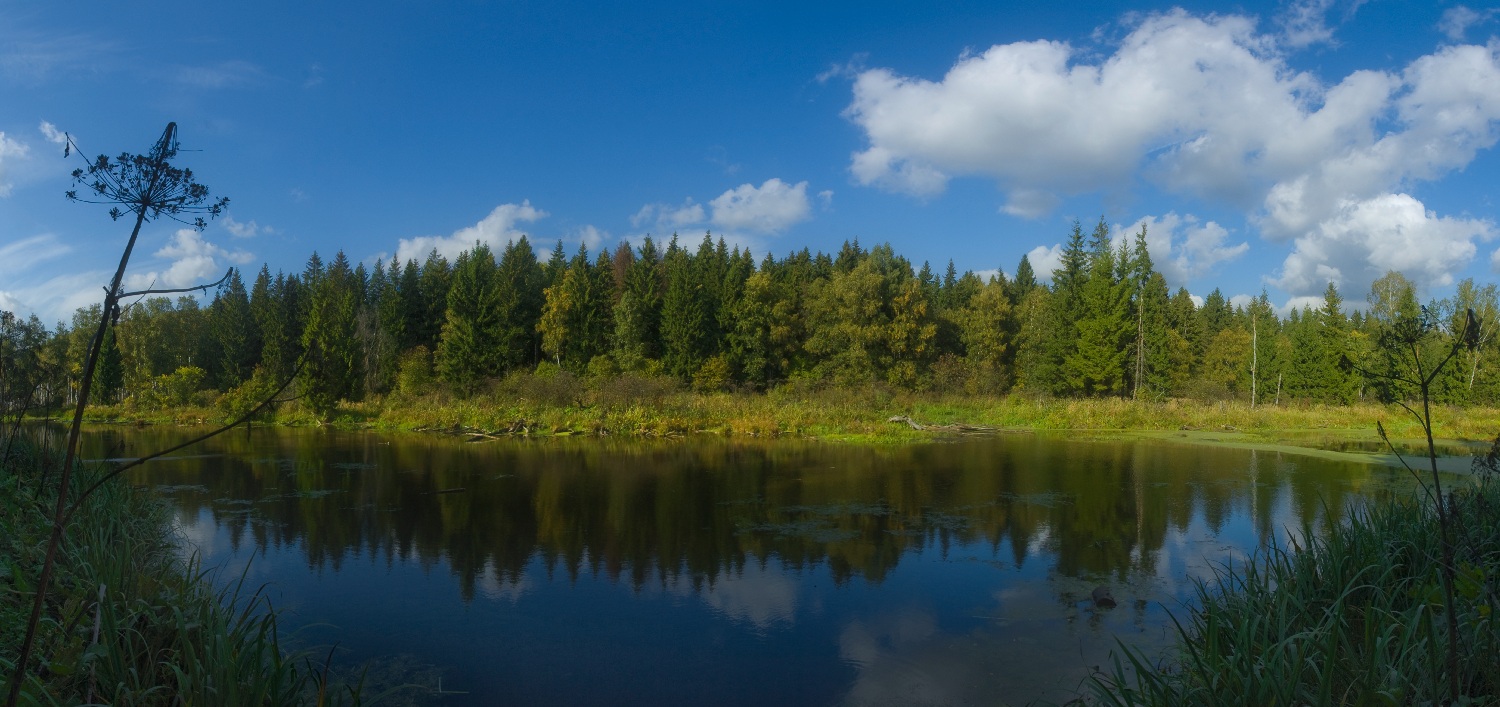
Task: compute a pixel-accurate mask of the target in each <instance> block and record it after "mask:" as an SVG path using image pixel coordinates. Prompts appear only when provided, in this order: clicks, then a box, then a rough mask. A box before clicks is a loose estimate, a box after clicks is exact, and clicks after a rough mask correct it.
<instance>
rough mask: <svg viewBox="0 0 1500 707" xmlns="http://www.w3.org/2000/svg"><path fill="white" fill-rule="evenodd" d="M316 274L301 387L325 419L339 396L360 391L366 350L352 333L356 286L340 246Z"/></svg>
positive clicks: (346, 397) (304, 342)
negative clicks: (331, 258)
mask: <svg viewBox="0 0 1500 707" xmlns="http://www.w3.org/2000/svg"><path fill="white" fill-rule="evenodd" d="M314 279H315V281H316V282H317V287H315V288H312V289H311V291H310V292H309V295H310V296H309V297H308V298H307V300H308V307H307V324H306V327H305V329H304V330H303V332H302V347H303V350H304V355H303V356H304V357H303V361H304V363H303V367H302V375H301V389H302V392H303V394H304V395H305V396H306V400H307V403H308V405H309V406H310V407H312V409H313V411H314V413H316V414H317V415H318V416H320V417H324V418H326V417H328V416H329V415H330V414H331V413H332V412H333V410H334V408H335V407H336V406H337V404H338V402H339V401H340V400H349V399H353V398H355V397H357V396H358V394H359V392H360V391H361V387H360V385H359V384H360V381H361V379H362V377H363V372H362V371H361V370H360V367H361V365H362V363H363V359H364V354H363V352H362V351H360V350H359V345H358V343H359V341H358V338H357V336H356V325H357V318H356V316H357V314H358V310H359V291H358V286H357V283H356V282H355V280H354V271H353V270H351V269H350V268H349V261H348V259H347V258H346V257H345V256H344V253H343V251H339V253H338V255H337V256H336V257H335V258H334V261H333V263H332V264H331V265H330V266H329V267H328V268H327V271H326V272H325V273H319V274H318V276H316V277H315V278H314Z"/></svg>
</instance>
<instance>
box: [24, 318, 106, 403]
mask: <svg viewBox="0 0 1500 707" xmlns="http://www.w3.org/2000/svg"><path fill="white" fill-rule="evenodd" d="M5 314H10V312H6V313H5ZM124 384H125V366H124V364H123V363H122V362H121V360H120V345H119V342H117V341H115V328H114V327H109V328H108V329H105V330H104V342H103V343H102V344H101V345H100V347H99V363H98V364H97V368H96V370H95V372H94V381H93V389H92V390H91V391H90V395H92V396H93V398H94V399H95V400H98V401H99V402H101V403H105V404H110V403H116V402H119V399H120V389H121V388H122V387H124Z"/></svg>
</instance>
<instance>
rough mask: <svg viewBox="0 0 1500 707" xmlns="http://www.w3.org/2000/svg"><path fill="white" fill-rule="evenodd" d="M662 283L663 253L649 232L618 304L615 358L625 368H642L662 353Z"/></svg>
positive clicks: (632, 369) (616, 311) (632, 264)
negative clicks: (658, 249)
mask: <svg viewBox="0 0 1500 707" xmlns="http://www.w3.org/2000/svg"><path fill="white" fill-rule="evenodd" d="M661 283H662V268H661V255H660V254H659V253H658V252H657V250H656V244H655V243H654V242H652V240H651V237H650V236H646V238H645V241H644V242H642V243H641V246H640V254H639V256H638V257H636V258H634V259H632V261H631V263H630V268H629V269H628V270H627V271H626V273H625V290H624V292H623V293H622V294H621V296H620V302H619V303H618V304H617V305H616V306H615V313H614V316H615V322H614V327H615V328H614V352H615V360H616V362H618V363H619V365H620V367H621V368H622V369H624V370H627V371H635V370H641V369H643V368H644V367H645V365H646V362H647V361H650V360H654V359H657V358H659V357H660V356H661V335H660V329H661V302H662V287H661Z"/></svg>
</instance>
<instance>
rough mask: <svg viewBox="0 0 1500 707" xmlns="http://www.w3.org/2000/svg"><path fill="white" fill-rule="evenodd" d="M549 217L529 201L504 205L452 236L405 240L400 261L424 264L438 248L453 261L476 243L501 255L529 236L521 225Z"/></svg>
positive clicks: (399, 252)
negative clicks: (520, 239) (510, 245)
mask: <svg viewBox="0 0 1500 707" xmlns="http://www.w3.org/2000/svg"><path fill="white" fill-rule="evenodd" d="M546 217H547V212H545V211H542V210H541V209H538V208H536V207H533V206H532V205H531V202H530V201H529V200H528V201H522V202H521V203H520V204H501V205H499V206H496V207H495V209H494V210H493V211H491V212H490V215H488V216H485V217H484V218H483V219H481V220H480V221H479V223H476V224H474V225H473V226H469V227H467V228H461V229H459V230H457V231H454V232H453V235H451V236H418V237H416V238H402V239H401V242H400V243H399V244H398V245H397V246H396V259H397V260H398V261H399V262H403V263H404V262H406V261H408V260H415V261H417V262H419V263H420V262H422V261H423V260H425V259H426V258H427V253H428V252H429V251H431V250H432V249H434V248H436V249H437V252H438V254H439V255H441V256H443V257H444V258H447V259H448V261H449V262H453V261H454V260H456V259H457V258H458V255H459V253H462V252H464V251H466V250H469V249H470V248H473V247H474V243H475V242H476V241H477V242H479V243H483V244H485V245H487V246H489V247H490V249H491V250H494V251H497V252H498V251H499V250H500V249H501V248H503V247H504V246H505V244H506V242H508V241H514V240H517V239H519V238H520V237H521V236H523V235H525V234H524V233H522V232H521V231H520V230H517V228H516V225H517V224H519V223H531V222H534V221H537V220H540V219H543V218H546Z"/></svg>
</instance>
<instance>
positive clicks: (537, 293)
mask: <svg viewBox="0 0 1500 707" xmlns="http://www.w3.org/2000/svg"><path fill="white" fill-rule="evenodd" d="M545 281H546V273H545V272H544V271H543V270H542V265H541V263H538V262H537V259H536V252H535V251H533V250H532V249H531V243H530V242H529V241H527V240H526V236H521V237H520V238H519V239H517V240H516V241H515V242H512V243H508V244H506V246H505V252H503V253H501V255H500V265H499V270H498V272H496V274H495V289H496V306H497V308H498V309H499V311H500V317H501V324H500V331H499V334H498V341H497V342H496V346H498V347H499V365H500V371H507V370H513V369H517V368H522V367H529V366H535V365H536V362H537V361H538V360H539V359H540V356H541V341H540V339H539V338H538V334H537V328H536V327H537V321H538V320H540V319H541V316H542V303H543V301H544V299H545V298H544V295H543V291H544V290H545Z"/></svg>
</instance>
